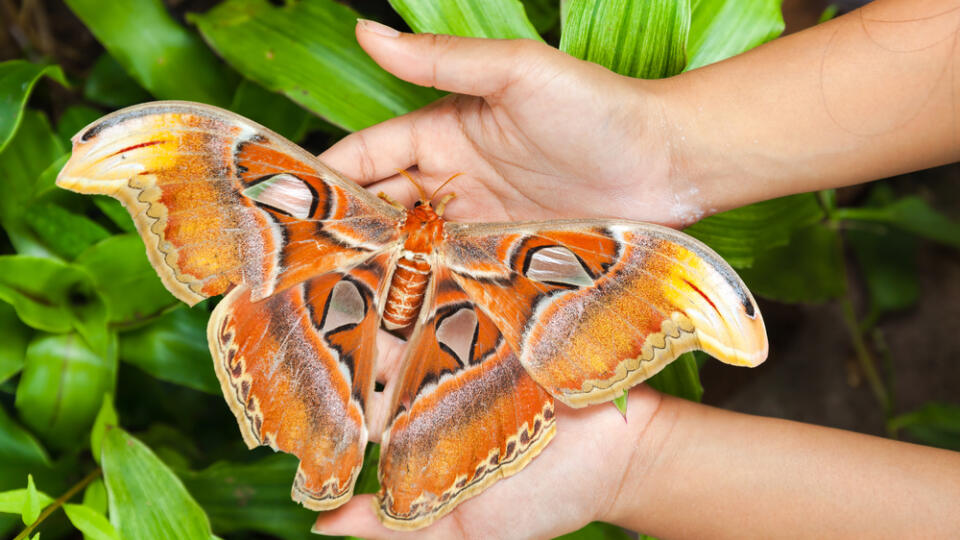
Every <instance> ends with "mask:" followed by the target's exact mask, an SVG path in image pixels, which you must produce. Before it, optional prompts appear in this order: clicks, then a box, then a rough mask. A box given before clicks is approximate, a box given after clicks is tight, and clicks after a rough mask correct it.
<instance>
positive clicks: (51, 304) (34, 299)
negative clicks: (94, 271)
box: [0, 255, 107, 350]
mask: <svg viewBox="0 0 960 540" xmlns="http://www.w3.org/2000/svg"><path fill="white" fill-rule="evenodd" d="M0 300H3V301H5V302H7V303H9V304H11V305H12V306H13V307H14V309H16V311H17V315H18V316H19V317H20V320H21V321H23V322H24V323H26V324H28V325H30V326H32V327H33V328H36V329H37V330H44V331H46V332H69V331H70V330H71V329H76V330H77V331H78V332H80V334H82V335H83V337H84V338H85V339H86V340H87V341H88V342H89V343H90V345H91V346H93V347H95V348H98V350H100V349H101V348H102V347H103V346H105V345H106V341H107V340H106V335H107V328H106V322H107V311H106V308H105V307H104V304H103V300H102V299H101V298H100V296H99V295H98V294H97V293H96V291H95V290H94V285H93V280H92V279H91V278H90V276H89V274H87V273H86V272H84V271H83V270H81V269H80V268H78V267H76V266H72V265H68V264H65V263H62V262H59V261H55V260H51V259H44V258H39V257H30V256H26V255H0Z"/></svg>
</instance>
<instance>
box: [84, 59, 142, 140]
mask: <svg viewBox="0 0 960 540" xmlns="http://www.w3.org/2000/svg"><path fill="white" fill-rule="evenodd" d="M83 97H84V98H86V99H88V100H90V101H92V102H94V103H99V104H100V105H106V106H107V107H112V108H115V109H119V108H121V107H126V106H128V105H134V104H136V103H142V102H144V101H150V93H149V92H147V91H146V90H144V89H143V87H142V86H140V84H139V83H137V81H135V80H134V79H133V77H131V76H130V75H129V74H128V73H127V72H126V70H124V69H123V66H121V65H120V63H119V62H117V61H116V60H115V59H114V58H113V57H112V56H110V53H103V54H101V55H100V58H97V62H96V63H95V64H94V65H93V69H92V70H90V75H89V76H87V82H86V84H84V86H83ZM81 127H83V126H81ZM74 133H76V132H74ZM70 135H71V136H73V133H71V134H70Z"/></svg>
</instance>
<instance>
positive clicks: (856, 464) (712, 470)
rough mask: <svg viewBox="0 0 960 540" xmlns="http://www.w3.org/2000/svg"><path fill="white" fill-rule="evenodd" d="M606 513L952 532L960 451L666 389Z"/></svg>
mask: <svg viewBox="0 0 960 540" xmlns="http://www.w3.org/2000/svg"><path fill="white" fill-rule="evenodd" d="M642 438H643V440H641V441H639V444H640V445H649V446H651V447H653V448H656V449H657V450H656V457H654V458H652V462H644V461H642V460H641V463H643V465H641V466H637V467H633V468H631V469H630V471H629V472H628V476H627V479H626V480H625V482H624V487H623V488H622V489H621V493H620V495H619V498H618V503H617V505H615V506H614V509H613V510H612V514H611V515H609V516H606V519H609V520H612V521H614V522H616V523H618V524H620V525H623V526H626V527H629V528H633V529H637V530H640V531H643V532H645V533H649V534H653V535H655V536H664V537H669V538H675V537H694V538H703V537H711V538H715V537H762V538H766V537H782V536H791V537H815V538H820V537H851V538H864V537H876V536H887V537H923V538H934V537H949V536H956V534H957V533H958V532H960V512H958V511H957V509H958V508H960V454H958V453H955V452H948V451H945V450H938V449H934V448H927V447H922V446H917V445H912V444H907V443H901V442H896V441H890V440H887V439H881V438H878V437H871V436H867V435H861V434H856V433H850V432H845V431H840V430H835V429H830V428H823V427H818V426H812V425H807V424H800V423H796V422H790V421H786V420H778V419H772V418H761V417H755V416H749V415H744V414H738V413H731V412H727V411H723V410H719V409H714V408H711V407H707V406H704V405H698V404H694V403H690V402H686V401H683V400H679V399H676V398H671V397H669V396H665V397H664V400H663V402H662V404H661V406H660V411H659V412H658V413H657V415H656V416H655V417H654V419H653V420H652V421H651V423H650V425H649V426H648V427H647V428H646V431H645V432H644V434H643V436H642Z"/></svg>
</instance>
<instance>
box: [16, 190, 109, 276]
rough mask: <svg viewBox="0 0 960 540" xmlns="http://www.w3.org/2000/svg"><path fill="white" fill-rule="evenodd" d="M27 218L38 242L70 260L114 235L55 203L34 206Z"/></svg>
mask: <svg viewBox="0 0 960 540" xmlns="http://www.w3.org/2000/svg"><path fill="white" fill-rule="evenodd" d="M23 221H24V223H25V224H26V226H27V228H28V229H29V231H30V232H31V233H32V234H33V236H34V238H36V239H37V241H39V242H40V243H42V244H43V245H44V247H46V248H47V249H49V250H50V251H51V252H53V253H55V254H57V255H59V256H60V257H63V258H64V259H67V260H72V259H74V258H76V257H77V255H80V254H81V253H82V252H83V251H84V250H85V249H87V248H89V247H90V246H92V245H94V244H96V243H97V242H99V241H101V240H104V239H106V238H108V237H109V236H110V233H109V232H107V230H106V229H104V228H103V227H102V226H100V225H99V224H98V223H97V222H95V221H93V220H91V219H90V218H88V217H86V216H82V215H79V214H74V213H73V212H70V211H68V210H65V209H64V208H61V207H60V206H57V205H55V204H49V203H47V204H34V205H32V206H31V207H30V211H29V212H27V213H26V214H24V215H23ZM116 262H121V261H116Z"/></svg>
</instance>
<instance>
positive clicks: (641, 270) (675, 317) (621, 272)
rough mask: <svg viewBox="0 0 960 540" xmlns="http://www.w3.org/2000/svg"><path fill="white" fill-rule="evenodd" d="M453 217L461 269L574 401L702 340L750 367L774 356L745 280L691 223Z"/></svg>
mask: <svg viewBox="0 0 960 540" xmlns="http://www.w3.org/2000/svg"><path fill="white" fill-rule="evenodd" d="M445 227H446V228H445V233H446V241H445V243H444V244H443V246H442V248H441V252H440V257H441V258H442V260H443V261H444V264H446V265H447V266H448V267H449V268H450V271H451V272H452V274H453V278H454V279H455V280H456V281H457V283H458V284H459V285H460V287H462V288H463V290H464V291H466V292H467V294H469V296H470V299H471V300H472V301H473V302H475V303H476V305H477V306H478V307H479V308H480V309H482V310H483V311H484V312H486V313H487V314H488V315H489V316H490V317H491V319H492V320H493V322H494V323H495V324H496V326H497V327H498V328H499V329H500V330H501V331H502V332H503V334H504V337H506V339H507V341H508V342H509V343H510V344H511V346H513V347H514V349H515V350H516V351H518V355H519V359H520V363H521V364H523V366H524V367H525V368H526V369H527V372H529V373H530V375H532V376H533V378H534V380H536V381H537V382H538V383H540V384H541V385H542V386H543V387H544V388H546V389H547V390H548V391H549V392H550V393H551V394H553V396H554V397H556V398H557V399H559V400H561V401H562V402H564V403H566V404H568V405H570V406H573V407H582V406H584V405H589V404H591V403H597V402H601V401H607V400H610V399H612V398H615V397H617V396H619V395H620V394H621V393H622V392H623V390H625V389H627V388H629V387H631V386H633V385H635V384H637V383H639V382H641V381H643V380H645V379H647V378H649V377H651V376H653V375H654V374H656V373H657V372H658V371H660V370H661V369H663V367H664V366H666V365H667V364H669V363H670V362H672V361H673V360H674V359H676V358H677V356H679V355H680V354H681V353H683V352H686V351H689V350H692V349H701V350H703V351H706V352H707V353H709V354H711V355H712V356H714V357H716V358H718V359H719V360H721V361H723V362H726V363H728V364H735V365H743V366H755V365H757V364H759V363H761V362H763V360H764V359H765V358H766V356H767V337H766V331H765V330H764V326H763V319H762V318H761V316H760V312H759V310H758V309H757V306H756V303H755V302H754V300H753V297H752V296H751V295H750V292H749V291H748V290H747V288H746V286H744V284H743V282H742V281H741V280H740V278H739V277H738V276H737V275H736V273H735V272H734V271H733V269H731V268H730V266H729V265H728V264H727V263H726V262H725V261H724V260H723V259H722V258H720V256H719V255H717V254H716V253H714V252H713V251H712V250H711V249H710V248H708V247H707V246H705V245H704V244H702V243H701V242H699V241H697V240H696V239H694V238H691V237H690V236H687V235H685V234H683V233H680V232H678V231H675V230H673V229H668V228H665V227H660V226H656V225H650V224H645V223H638V222H629V221H612V220H572V221H549V222H537V223H505V224H482V225H474V224H462V223H447V224H446V225H445Z"/></svg>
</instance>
